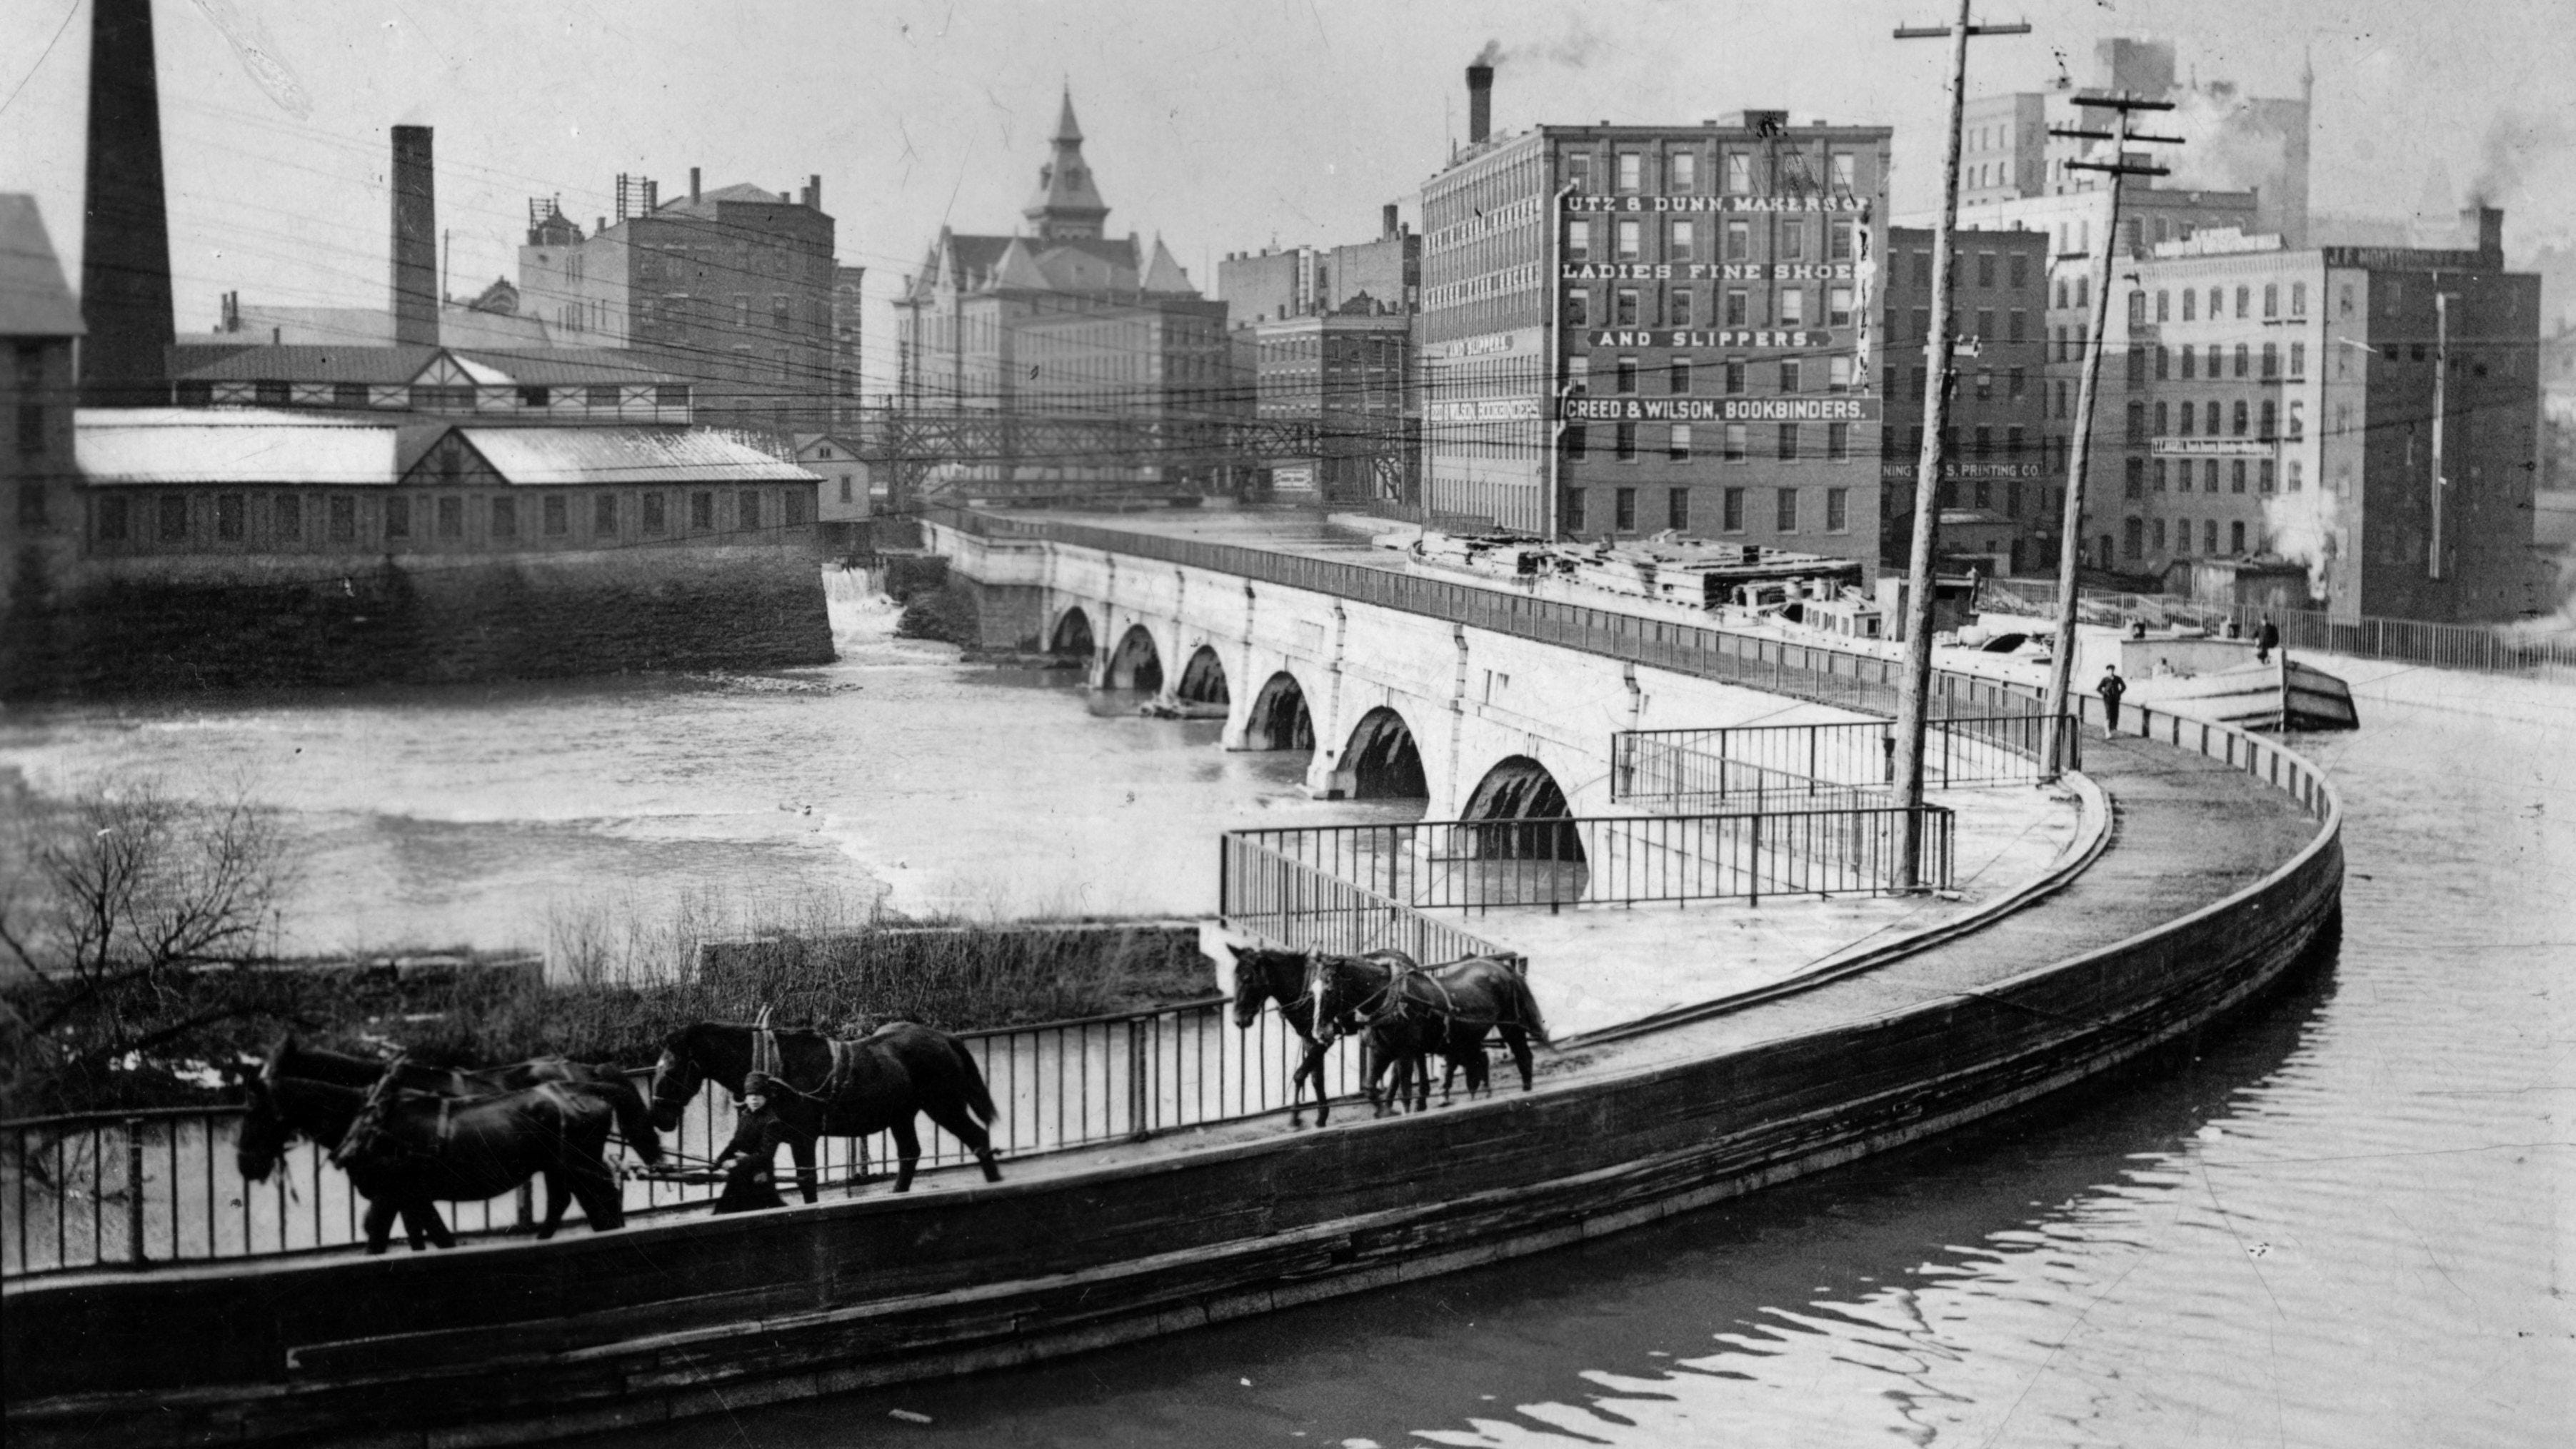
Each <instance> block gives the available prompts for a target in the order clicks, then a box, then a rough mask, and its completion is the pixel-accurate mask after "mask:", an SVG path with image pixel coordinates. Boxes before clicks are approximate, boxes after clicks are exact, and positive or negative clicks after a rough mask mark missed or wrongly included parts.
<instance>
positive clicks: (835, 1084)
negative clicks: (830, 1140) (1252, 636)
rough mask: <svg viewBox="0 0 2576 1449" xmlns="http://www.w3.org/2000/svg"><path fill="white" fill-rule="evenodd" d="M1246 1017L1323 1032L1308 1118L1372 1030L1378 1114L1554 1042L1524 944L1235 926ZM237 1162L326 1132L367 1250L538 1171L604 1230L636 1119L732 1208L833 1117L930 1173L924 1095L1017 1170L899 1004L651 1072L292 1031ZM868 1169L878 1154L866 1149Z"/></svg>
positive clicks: (936, 1038)
mask: <svg viewBox="0 0 2576 1449" xmlns="http://www.w3.org/2000/svg"><path fill="white" fill-rule="evenodd" d="M1234 957H1235V993H1234V1019H1235V1025H1236V1026H1238V1027H1242V1028H1249V1027H1251V1026H1252V1025H1253V1024H1254V1023H1255V1022H1256V1021H1258V1020H1259V1019H1260V1015H1261V1011H1262V1008H1263V1007H1264V1006H1265V1005H1266V1004H1269V1003H1272V1002H1276V1003H1277V1004H1278V1007H1279V1014H1280V1017H1281V1019H1282V1020H1284V1021H1286V1022H1287V1024H1288V1026H1289V1028H1290V1029H1291V1030H1292V1031H1294V1032H1296V1034H1297V1036H1298V1038H1299V1040H1300V1041H1301V1042H1302V1044H1303V1047H1304V1050H1303V1053H1302V1055H1301V1057H1300V1059H1299V1061H1298V1064H1297V1067H1296V1071H1295V1073H1294V1074H1293V1077H1292V1081H1291V1089H1290V1107H1289V1120H1290V1123H1291V1125H1293V1126H1303V1125H1304V1122H1305V1115H1304V1106H1305V1091H1306V1087H1307V1085H1308V1084H1309V1083H1311V1084H1312V1085H1313V1087H1314V1089H1315V1122H1316V1125H1317V1126H1322V1125H1324V1123H1325V1121H1326V1114H1327V1112H1328V1110H1329V1107H1328V1103H1329V1100H1330V1098H1329V1095H1328V1093H1327V1092H1326V1090H1325V1084H1324V1061H1325V1058H1326V1056H1327V1054H1328V1053H1330V1051H1331V1050H1332V1048H1333V1046H1334V1044H1335V1043H1336V1042H1338V1041H1340V1040H1341V1039H1343V1038H1345V1037H1355V1038H1357V1039H1359V1041H1360V1042H1361V1044H1362V1051H1363V1057H1362V1061H1363V1067H1362V1074H1361V1075H1362V1082H1363V1086H1364V1090H1365V1092H1366V1095H1367V1096H1368V1099H1369V1101H1370V1102H1371V1104H1372V1105H1373V1106H1374V1108H1375V1109H1376V1112H1377V1114H1378V1115H1380V1116H1383V1115H1385V1114H1387V1113H1389V1112H1393V1111H1401V1110H1405V1109H1407V1108H1410V1109H1411V1110H1415V1111H1422V1110H1427V1109H1428V1107H1429V1105H1430V1061H1431V1059H1432V1058H1434V1057H1437V1058H1439V1059H1440V1060H1441V1061H1442V1063H1443V1064H1444V1066H1445V1068H1446V1071H1445V1074H1444V1079H1443V1082H1442V1099H1443V1101H1444V1103H1445V1102H1446V1101H1447V1100H1448V1099H1449V1097H1450V1095H1451V1092H1452V1090H1453V1088H1454V1087H1455V1085H1456V1081H1457V1078H1458V1076H1459V1075H1460V1073H1461V1072H1463V1073H1464V1074H1465V1076H1466V1079H1467V1091H1468V1095H1469V1096H1470V1097H1473V1096H1475V1095H1476V1094H1478V1093H1480V1092H1486V1091H1490V1090H1491V1087H1490V1083H1489V1080H1488V1075H1487V1069H1486V1061H1485V1041H1486V1038H1487V1036H1488V1035H1489V1034H1492V1035H1496V1036H1499V1037H1500V1039H1501V1041H1502V1043H1503V1045H1504V1047H1505V1049H1506V1050H1508V1051H1509V1052H1510V1053H1511V1057H1512V1060H1513V1062H1514V1064H1515V1065H1516V1066H1518V1067H1519V1069H1520V1077H1521V1089H1522V1090H1523V1091H1527V1090H1529V1089H1530V1086H1531V1079H1532V1070H1533V1068H1532V1062H1531V1056H1530V1043H1531V1042H1533V1041H1536V1042H1538V1043H1540V1044H1542V1045H1544V1044H1546V1042H1547V1029H1546V1026H1545V1024H1544V1023H1543V1022H1542V1020H1541V1018H1540V1015H1539V1009H1538V1003H1537V1001H1536V1000H1535V999H1533V998H1532V997H1531V995H1530V991H1529V985H1528V983H1527V982H1526V981H1524V980H1523V979H1522V977H1521V975H1520V973H1519V971H1518V970H1516V969H1515V968H1514V967H1513V965H1512V964H1511V963H1509V962H1506V961H1503V960H1500V959H1496V958H1493V957H1470V958H1468V959H1466V960H1463V961H1452V962H1449V963H1446V964H1444V965H1437V966H1430V967H1425V966H1422V965H1420V964H1418V963H1416V962H1415V961H1414V960H1413V958H1412V957H1410V956H1407V955H1405V954H1404V953H1403V952H1401V951H1372V952H1369V953H1367V954H1365V955H1359V956H1339V955H1331V954H1327V953H1323V952H1308V951H1286V950H1277V949H1273V948H1268V947H1254V948H1235V949H1234ZM709 1082H713V1083H715V1084H716V1085H718V1086H721V1087H723V1088H724V1089H725V1090H726V1091H728V1092H730V1093H732V1094H733V1096H734V1097H735V1098H736V1099H737V1100H738V1101H739V1102H740V1103H741V1106H742V1111H741V1113H740V1115H739V1117H738V1119H737V1122H736V1126H735V1131H734V1136H733V1139H732V1141H731V1142H729V1143H728V1144H727V1145H726V1147H725V1148H724V1150H723V1151H721V1152H719V1153H717V1154H716V1155H715V1157H713V1158H711V1159H696V1160H693V1161H689V1162H682V1161H678V1160H676V1159H677V1156H678V1155H677V1154H676V1153H672V1152H666V1151H665V1149H664V1148H663V1145H662V1142H661V1137H660V1134H661V1133H663V1132H669V1131H674V1130H676V1129H677V1128H678V1127H679V1125H680V1117H681V1113H682V1111H683V1110H684V1109H685V1108H686V1107H687V1106H688V1104H689V1102H690V1100H691V1099H692V1098H694V1097H695V1096H696V1095H697V1094H698V1091H699V1090H700V1089H701V1088H702V1087H704V1086H705V1085H706V1084H707V1083H709ZM243 1109H244V1110H243V1116H242V1123H241V1129H240V1135H239V1138H238V1139H237V1143H236V1148H235V1161H236V1165H237V1166H238V1167H239V1168H240V1170H241V1174H242V1176H243V1177H244V1178H245V1179H246V1180H248V1181H251V1182H260V1181H264V1180H265V1179H266V1178H267V1176H268V1174H269V1173H270V1172H272V1171H274V1170H276V1168H277V1166H278V1163H279V1161H280V1159H281V1158H282V1157H283V1156H284V1154H285V1151H286V1148H287V1146H288V1144H289V1143H291V1142H293V1141H294V1140H296V1139H297V1138H302V1139H305V1140H308V1141H311V1142H313V1143H316V1144H318V1145H320V1146H322V1147H325V1148H327V1149H329V1151H330V1155H331V1160H332V1162H333V1163H334V1164H336V1165H337V1166H338V1167H339V1168H340V1169H341V1171H343V1172H345V1173H346V1174H347V1175H348V1178H349V1182H350V1185H351V1186H352V1187H354V1188H355V1189H356V1190H357V1192H358V1193H359V1195H361V1196H362V1197H364V1198H365V1199H366V1201H367V1210H366V1214H365V1225H366V1233H367V1251H368V1252H369V1253H382V1252H384V1251H385V1249H386V1247H387V1246H388V1245H389V1243H390V1242H391V1239H392V1232H393V1225H394V1223H395V1222H396V1221H397V1220H399V1221H400V1222H401V1224H402V1226H403V1231H404V1236H405V1238H406V1240H407V1241H408V1242H409V1244H410V1246H411V1247H412V1249H413V1250H414V1251H419V1250H420V1249H421V1248H422V1246H423V1245H424V1243H429V1244H435V1245H436V1246H438V1247H442V1248H445V1247H452V1246H454V1245H455V1241H456V1239H455V1236H454V1235H453V1234H452V1233H450V1232H449V1231H448V1228H447V1224H446V1222H445V1220H444V1219H443V1218H442V1217H441V1216H440V1213H439V1209H438V1205H439V1204H440V1203H442V1202H469V1201H483V1200H486V1199H489V1198H493V1197H497V1196H500V1195H501V1194H503V1193H507V1192H512V1191H515V1190H517V1189H519V1188H520V1187H522V1186H523V1185H525V1184H527V1183H529V1182H530V1181H532V1180H534V1179H539V1178H542V1179H543V1180H544V1182H545V1185H546V1193H547V1204H546V1211H545V1215H544V1217H543V1219H542V1221H541V1222H540V1223H539V1224H538V1226H537V1229H536V1235H537V1236H538V1237H540V1238H544V1237H550V1236H552V1235H553V1233H554V1231H555V1229H556V1228H557V1227H558V1226H560V1225H561V1223H562V1221H563V1218H564V1214H565V1212H566V1211H567V1209H568V1208H570V1207H571V1205H572V1204H574V1203H579V1204H580V1205H581V1209H582V1215H583V1218H584V1219H585V1220H586V1221H587V1222H588V1223H589V1224H590V1227H591V1229H592V1231H594V1232H604V1231H606V1230H608V1229H611V1228H617V1227H622V1226H624V1224H625V1208H624V1186H623V1183H622V1182H621V1180H620V1175H619V1171H618V1169H617V1168H616V1167H614V1166H612V1165H611V1162H610V1156H609V1151H610V1148H611V1147H612V1145H614V1144H615V1143H617V1142H619V1141H622V1142H623V1143H624V1145H625V1147H626V1149H627V1151H628V1152H629V1153H631V1154H632V1155H633V1156H634V1157H635V1158H636V1159H637V1160H638V1161H639V1162H640V1163H641V1164H643V1166H642V1167H641V1168H640V1169H634V1171H636V1172H637V1173H639V1175H644V1176H652V1177H661V1178H665V1179H673V1180H679V1181H692V1182H705V1183H713V1182H722V1183H723V1184H724V1185H725V1186H724V1192H723V1193H722V1194H721V1195H720V1196H719V1197H718V1198H717V1199H716V1204H715V1210H716V1211H717V1212H720V1213H722V1212H738V1211H747V1210H752V1209H757V1208H765V1207H775V1206H779V1205H781V1204H782V1202H783V1199H781V1198H780V1196H779V1194H778V1191H777V1188H776V1186H775V1184H774V1181H773V1173H774V1168H773V1166H772V1164H773V1163H774V1161H775V1158H776V1155H777V1151H778V1149H779V1148H780V1147H785V1148H786V1149H787V1151H788V1153H789V1155H790V1157H791V1158H792V1159H793V1161H794V1163H795V1173H796V1185H797V1188H798V1190H799V1192H800V1194H801V1195H802V1196H803V1198H804V1200H805V1201H806V1202H809V1203H811V1202H814V1201H816V1200H817V1196H818V1193H817V1188H818V1183H817V1178H816V1172H815V1153H814V1149H815V1143H816V1142H817V1141H818V1140H819V1139H821V1138H824V1137H849V1138H857V1139H862V1141H864V1139H866V1138H868V1137H870V1136H873V1135H874V1134H876V1133H878V1132H886V1133H889V1134H890V1135H891V1136H892V1137H893V1139H894V1145H895V1150H896V1157H897V1161H898V1166H897V1170H896V1175H895V1182H894V1190H895V1191H896V1192H908V1191H910V1190H911V1188H912V1179H913V1173H914V1169H915V1167H916V1166H917V1164H918V1163H919V1161H920V1158H921V1142H920V1138H919V1135H918V1133H917V1130H916V1127H915V1119H916V1118H917V1117H920V1116H924V1115H927V1116H928V1117H929V1118H930V1120H931V1121H932V1122H934V1123H936V1124H938V1126H939V1127H940V1128H941V1129H942V1130H944V1131H946V1132H947V1133H948V1134H949V1135H950V1136H951V1137H954V1138H956V1139H957V1141H958V1142H960V1143H962V1144H964V1146H965V1147H966V1149H967V1150H968V1151H969V1152H971V1153H973V1154H974V1156H975V1159H976V1161H977V1162H978V1163H979V1164H980V1165H981V1166H982V1168H983V1171H984V1177H985V1180H986V1181H989V1182H999V1181H1001V1178H1002V1174H1001V1169H1000V1168H999V1166H998V1165H996V1163H995V1161H994V1156H993V1148H992V1142H991V1139H990V1137H989V1135H988V1133H987V1131H986V1129H987V1128H988V1127H989V1125H990V1124H991V1123H992V1121H993V1120H994V1117H995V1115H996V1114H995V1109H994V1105H993V1099H992V1095H991V1093H990V1092H989V1091H987V1089H986V1088H985V1085H984V1077H983V1073H982V1071H981V1070H979V1069H978V1068H977V1066H976V1064H975V1059H974V1057H973V1056H972V1055H970V1054H969V1053H968V1052H967V1050H966V1048H965V1045H964V1043H962V1042H960V1041H959V1040H958V1039H957V1038H956V1037H953V1036H950V1035H949V1034H948V1033H946V1032H942V1031H935V1030H933V1029H931V1028H929V1027H926V1026H919V1025H916V1024H914V1023H911V1022H894V1023H891V1024H889V1025H887V1026H884V1027H882V1028H879V1029H878V1030H876V1031H873V1032H870V1033H868V1034H867V1035H865V1036H862V1037H856V1038H836V1037H831V1036H828V1035H826V1034H824V1033H822V1032H819V1031H813V1030H809V1029H803V1028H783V1027H773V1026H771V1025H770V1023H769V1020H768V1014H767V1013H766V1012H764V1013H763V1014H762V1017H761V1019H760V1020H759V1021H757V1022H751V1023H741V1022H714V1021H702V1022H698V1023H695V1024H693V1025H690V1026H687V1027H683V1028H681V1029H680V1030H678V1031H675V1032H673V1033H671V1034H670V1036H669V1037H668V1038H666V1039H665V1040H664V1042H663V1045H662V1053H661V1057H660V1059H659V1060H658V1061H657V1062H656V1063H655V1064H654V1067H653V1075H652V1079H651V1082H650V1085H649V1088H648V1089H647V1090H645V1091H642V1092H639V1091H638V1090H637V1088H636V1085H635V1083H634V1081H633V1080H632V1079H631V1078H629V1077H628V1076H627V1075H626V1074H625V1073H624V1072H622V1071H619V1070H618V1069H616V1068H613V1067H601V1066H591V1065H587V1064H584V1063H580V1062H574V1061H569V1060H566V1059H564V1058H562V1057H539V1058H536V1059H534V1060H530V1061H524V1062H518V1063H515V1064H512V1065H509V1066H503V1067H492V1068H486V1069H479V1070H464V1069H457V1068H445V1067H432V1066H427V1065H424V1064H421V1063H417V1062H413V1061H411V1060H410V1059H408V1058H405V1057H397V1058H395V1059H394V1060H393V1061H391V1062H385V1061H380V1060H378V1059H376V1058H372V1057H361V1056H352V1055H348V1054H345V1053H341V1052H332V1051H324V1050H321V1049H319V1048H315V1047H310V1046H305V1045H302V1044H300V1043H298V1042H297V1041H295V1040H294V1039H293V1038H292V1037H289V1038H288V1039H286V1040H284V1041H282V1042H280V1043H279V1044H278V1045H277V1047H276V1049H275V1050H273V1051H271V1052H270V1053H269V1054H268V1057H267V1058H266V1060H264V1061H263V1062H261V1063H260V1064H259V1067H258V1069H257V1070H256V1071H255V1072H251V1073H249V1074H247V1075H246V1077H245V1080H244V1083H243ZM859 1161H860V1163H861V1164H862V1174H861V1175H862V1177H863V1176H864V1165H865V1162H866V1158H865V1155H864V1147H862V1149H861V1156H860V1158H859Z"/></svg>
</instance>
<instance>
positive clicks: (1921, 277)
mask: <svg viewBox="0 0 2576 1449" xmlns="http://www.w3.org/2000/svg"><path fill="white" fill-rule="evenodd" d="M1951 255H1952V256H1953V257H1954V258H1956V259H1957V260H1958V261H1959V263H1960V264H1961V265H1962V267H1964V268H1966V270H1965V272H1964V274H1963V275H1964V276H1965V277H1972V278H1974V279H1975V280H1974V283H1973V285H1975V286H1977V287H1979V288H1982V289H1984V290H1987V291H1992V290H1993V289H1994V288H1995V287H1997V286H1998V285H2000V286H2003V287H2006V288H2008V289H2010V290H2012V291H2016V292H2018V291H2020V290H2022V289H2023V288H2025V287H2028V286H2029V285H2030V271H2031V265H2030V264H2031V254H2030V253H2029V252H1987V251H1981V252H1977V253H1975V254H1974V255H1973V257H1971V256H1970V255H1969V254H1967V253H1961V252H1955V251H1954V252H1952V253H1951ZM1911 265H1912V267H1913V272H1914V285H1915V286H1916V287H1917V288H1918V289H1920V290H1923V291H1927V292H1928V291H1930V290H1931V289H1932V253H1931V250H1930V249H1929V248H1916V249H1915V250H1914V251H1913V253H1912V261H1911ZM2058 305H2060V306H2064V305H2065V304H2064V303H2062V302H2061V303H2059V304H2058Z"/></svg>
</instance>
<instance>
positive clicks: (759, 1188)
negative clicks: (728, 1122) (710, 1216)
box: [716, 1072, 787, 1213]
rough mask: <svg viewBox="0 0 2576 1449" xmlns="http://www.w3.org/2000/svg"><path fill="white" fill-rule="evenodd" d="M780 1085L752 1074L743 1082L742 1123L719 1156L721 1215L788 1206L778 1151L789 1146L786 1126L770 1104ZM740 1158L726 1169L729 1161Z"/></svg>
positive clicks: (766, 1076) (761, 1074) (718, 1204)
mask: <svg viewBox="0 0 2576 1449" xmlns="http://www.w3.org/2000/svg"><path fill="white" fill-rule="evenodd" d="M776 1090H777V1083H776V1082H775V1081H773V1080H772V1079H771V1078H770V1076H769V1074H768V1073H766V1072H753V1073H752V1074H751V1075H749V1076H747V1077H745V1078H743V1079H742V1119H741V1120H740V1121H739V1122H736V1123H735V1124H734V1129H733V1140H732V1141H731V1142H728V1143H726V1144H725V1150H724V1151H722V1152H719V1153H717V1154H716V1166H717V1167H719V1168H723V1169H724V1174H725V1185H724V1191H723V1192H722V1193H720V1194H718V1195H717V1197H716V1211H717V1212H718V1213H753V1212H759V1211H761V1210H762V1209H764V1208H776V1207H785V1206H787V1200H786V1199H785V1198H782V1197H780V1196H779V1195H778V1149H779V1148H780V1147H782V1146H785V1145H786V1142H787V1124H786V1123H784V1122H782V1121H780V1120H779V1118H778V1113H777V1112H776V1111H774V1110H773V1109H772V1108H771V1107H770V1104H769V1098H770V1095H771V1093H773V1092H775V1091H776ZM736 1158H739V1159H740V1160H739V1161H734V1162H733V1165H732V1166H730V1167H726V1165H725V1164H726V1163H727V1161H728V1160H731V1159H736Z"/></svg>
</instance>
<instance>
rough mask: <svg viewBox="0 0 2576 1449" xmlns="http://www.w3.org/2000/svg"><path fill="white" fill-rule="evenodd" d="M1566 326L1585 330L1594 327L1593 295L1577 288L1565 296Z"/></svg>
mask: <svg viewBox="0 0 2576 1449" xmlns="http://www.w3.org/2000/svg"><path fill="white" fill-rule="evenodd" d="M1565 325H1566V326H1568V327H1572V328H1577V329H1580V328H1584V327H1589V326H1591V325H1592V294H1591V293H1589V292H1586V291H1584V290H1582V289H1581V288H1577V289H1575V290H1574V291H1571V292H1568V293H1566V294H1565Z"/></svg>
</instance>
